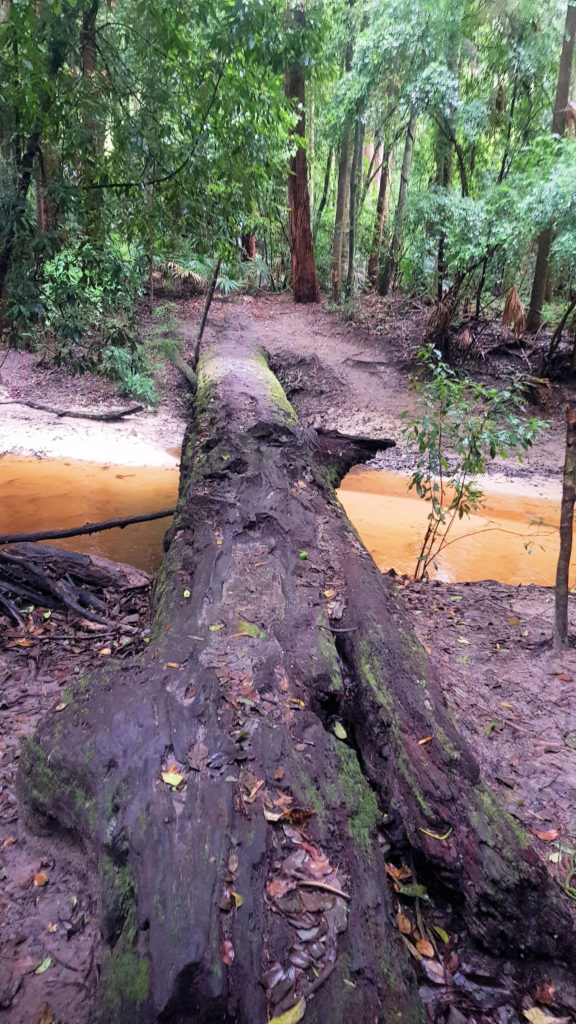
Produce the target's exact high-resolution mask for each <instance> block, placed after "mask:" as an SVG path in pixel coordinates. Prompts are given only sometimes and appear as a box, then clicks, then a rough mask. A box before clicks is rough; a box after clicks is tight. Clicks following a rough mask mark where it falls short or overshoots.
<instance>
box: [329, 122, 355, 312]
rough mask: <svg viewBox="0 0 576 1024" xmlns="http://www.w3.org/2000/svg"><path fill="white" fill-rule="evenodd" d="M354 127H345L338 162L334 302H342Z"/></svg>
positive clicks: (333, 260) (334, 240) (333, 252)
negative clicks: (343, 263)
mask: <svg viewBox="0 0 576 1024" xmlns="http://www.w3.org/2000/svg"><path fill="white" fill-rule="evenodd" d="M351 139H352V126H351V124H350V122H349V121H347V122H346V124H345V125H344V132H343V135H342V141H341V143H340V159H339V161H338V185H337V192H336V216H335V221H334V239H333V242H332V301H333V302H340V299H341V297H342V279H343V276H344V274H343V269H342V257H343V253H344V236H345V233H346V222H347V219H348V216H347V211H348V196H349V193H350V171H351V168H352V146H351Z"/></svg>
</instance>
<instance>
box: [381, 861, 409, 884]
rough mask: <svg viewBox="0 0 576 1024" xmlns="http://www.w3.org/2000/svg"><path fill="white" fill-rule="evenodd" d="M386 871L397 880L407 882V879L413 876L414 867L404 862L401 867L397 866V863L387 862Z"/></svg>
mask: <svg viewBox="0 0 576 1024" xmlns="http://www.w3.org/2000/svg"><path fill="white" fill-rule="evenodd" d="M386 873H387V874H389V875H390V878H393V879H394V881H395V882H405V881H406V879H408V878H412V869H411V868H409V867H408V865H407V864H403V865H402V867H400V868H397V867H396V865H395V864H386Z"/></svg>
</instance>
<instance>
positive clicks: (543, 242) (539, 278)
mask: <svg viewBox="0 0 576 1024" xmlns="http://www.w3.org/2000/svg"><path fill="white" fill-rule="evenodd" d="M575 43H576V4H574V3H568V7H567V9H566V23H565V26H564V38H563V41H562V53H561V55H560V66H559V69H558V83H557V86H556V98H555V100H554V112H553V115H552V134H553V135H559V136H562V135H564V132H565V129H566V110H567V107H568V101H569V99H570V78H571V74H572V61H573V59H574V44H575ZM553 240H554V232H553V229H552V227H551V226H549V227H547V228H545V229H544V231H543V232H542V234H541V235H540V238H539V239H538V251H537V253H536V266H535V268H534V280H533V281H532V292H531V295H530V305H529V307H528V315H527V318H526V330H527V331H529V332H531V333H533V332H534V331H537V330H538V328H539V327H540V325H541V323H542V306H543V305H544V296H545V294H546V282H547V280H548V268H549V259H550V249H551V247H552V242H553Z"/></svg>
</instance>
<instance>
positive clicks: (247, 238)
mask: <svg viewBox="0 0 576 1024" xmlns="http://www.w3.org/2000/svg"><path fill="white" fill-rule="evenodd" d="M240 244H241V246H242V253H241V256H242V260H243V262H244V263H245V262H246V261H247V260H253V259H256V239H255V238H254V235H253V234H252V232H251V231H245V232H244V234H243V235H242V236H241V238H240Z"/></svg>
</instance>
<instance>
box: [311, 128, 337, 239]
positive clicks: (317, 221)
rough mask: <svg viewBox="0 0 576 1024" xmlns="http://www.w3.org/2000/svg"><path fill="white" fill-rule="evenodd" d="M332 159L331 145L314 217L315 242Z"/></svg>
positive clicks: (328, 182) (328, 185)
mask: <svg viewBox="0 0 576 1024" xmlns="http://www.w3.org/2000/svg"><path fill="white" fill-rule="evenodd" d="M333 160H334V150H333V149H332V147H330V149H329V150H328V157H327V159H326V170H325V171H324V184H323V186H322V196H321V197H320V202H319V204H318V210H317V211H316V217H315V219H314V231H313V233H312V238H313V241H314V242H316V235H317V234H318V228H319V227H320V222H321V220H322V214H323V213H324V208H325V206H326V203H327V201H328V190H329V188H330V175H331V173H332V162H333Z"/></svg>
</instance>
